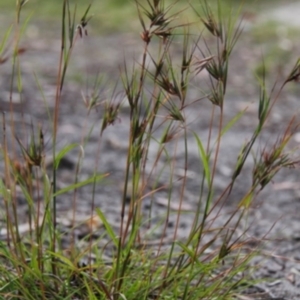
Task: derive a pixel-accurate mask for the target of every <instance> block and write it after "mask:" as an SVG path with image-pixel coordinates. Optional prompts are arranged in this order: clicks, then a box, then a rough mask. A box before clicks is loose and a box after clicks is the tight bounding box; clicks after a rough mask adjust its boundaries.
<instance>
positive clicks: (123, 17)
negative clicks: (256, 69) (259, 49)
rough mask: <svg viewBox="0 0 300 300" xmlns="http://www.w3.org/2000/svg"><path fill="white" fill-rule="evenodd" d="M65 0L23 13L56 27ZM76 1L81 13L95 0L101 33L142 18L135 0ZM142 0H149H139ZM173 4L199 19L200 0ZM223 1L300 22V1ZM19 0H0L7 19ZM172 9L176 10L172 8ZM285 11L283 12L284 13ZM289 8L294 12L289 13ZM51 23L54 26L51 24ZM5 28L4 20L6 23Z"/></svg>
mask: <svg viewBox="0 0 300 300" xmlns="http://www.w3.org/2000/svg"><path fill="white" fill-rule="evenodd" d="M62 2H63V1H62V0H51V1H48V0H29V1H28V2H27V3H26V5H25V7H24V9H23V14H22V15H23V16H24V18H25V16H26V18H27V17H28V15H30V14H31V15H32V19H33V21H34V23H38V22H43V24H44V25H46V24H47V29H50V28H51V26H53V27H56V26H55V25H57V24H56V23H57V22H59V20H60V15H61V7H62ZM70 2H71V3H73V4H74V5H75V4H76V5H77V12H78V16H81V15H82V14H83V13H84V11H85V9H86V7H87V6H88V5H89V4H92V9H91V13H92V14H93V19H92V20H91V26H92V27H93V28H94V29H96V30H97V32H99V33H102V34H103V33H110V32H111V31H114V32H116V31H119V32H120V31H121V32H122V31H123V32H124V31H128V30H130V31H132V30H135V29H138V28H139V24H138V20H137V18H136V17H135V16H136V4H135V1H132V0H94V1H87V0H74V1H70ZM139 2H140V3H143V2H144V3H146V0H144V1H139ZM166 2H167V3H169V4H174V3H176V5H175V7H176V10H174V12H175V11H180V10H184V14H182V18H184V19H185V20H184V21H188V22H193V21H196V20H197V18H196V15H195V13H194V11H193V9H191V5H192V6H193V7H195V8H197V7H199V6H200V2H201V1H199V0H191V1H186V0H177V1H174V0H173V1H172V0H168V1H166ZM208 2H209V4H210V5H211V6H212V7H214V6H216V3H217V0H210V1H208ZM188 3H190V4H191V5H189V4H188ZM221 3H222V5H223V6H224V7H227V8H228V9H231V8H233V9H239V7H240V5H242V6H243V11H244V12H246V14H247V17H248V18H249V19H254V18H255V17H256V16H257V15H258V14H259V15H260V14H261V13H262V12H263V13H266V14H269V15H270V17H272V16H273V17H274V18H275V19H279V20H280V21H284V20H286V21H287V22H298V23H299V22H300V21H297V20H300V19H299V18H298V15H299V9H300V5H299V1H292V0H244V1H243V0H242V1H241V0H222V1H221ZM15 4H16V1H13V0H1V1H0V14H1V18H2V19H3V20H5V19H6V20H7V19H8V18H9V19H10V20H11V17H12V15H13V14H14V13H15ZM171 11H172V10H171ZM281 12H282V13H281ZM287 12H290V13H291V14H293V13H294V14H293V15H292V16H291V15H289V14H288V13H287ZM49 25H50V27H49ZM2 28H3V24H2Z"/></svg>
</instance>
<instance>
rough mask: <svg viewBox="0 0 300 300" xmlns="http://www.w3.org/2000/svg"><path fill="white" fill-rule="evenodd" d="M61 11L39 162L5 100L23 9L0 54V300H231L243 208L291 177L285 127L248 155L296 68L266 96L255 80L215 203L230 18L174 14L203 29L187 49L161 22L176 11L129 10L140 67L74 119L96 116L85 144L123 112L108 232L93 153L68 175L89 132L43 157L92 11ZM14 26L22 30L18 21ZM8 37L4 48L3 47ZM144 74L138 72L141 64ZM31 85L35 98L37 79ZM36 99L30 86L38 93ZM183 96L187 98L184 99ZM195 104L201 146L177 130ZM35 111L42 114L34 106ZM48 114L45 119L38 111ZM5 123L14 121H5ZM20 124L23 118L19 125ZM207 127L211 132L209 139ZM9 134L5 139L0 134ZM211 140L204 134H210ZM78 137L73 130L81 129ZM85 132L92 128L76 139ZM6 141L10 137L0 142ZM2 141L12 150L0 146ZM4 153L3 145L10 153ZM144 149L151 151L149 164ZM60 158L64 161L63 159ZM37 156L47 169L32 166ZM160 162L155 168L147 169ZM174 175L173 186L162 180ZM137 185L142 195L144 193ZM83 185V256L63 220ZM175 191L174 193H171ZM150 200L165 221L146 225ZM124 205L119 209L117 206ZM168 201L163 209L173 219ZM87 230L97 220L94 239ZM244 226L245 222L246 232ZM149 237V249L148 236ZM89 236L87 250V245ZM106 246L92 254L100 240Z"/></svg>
mask: <svg viewBox="0 0 300 300" xmlns="http://www.w3.org/2000/svg"><path fill="white" fill-rule="evenodd" d="M70 2H71V1H69V0H64V1H62V4H61V6H62V19H61V47H60V49H61V52H60V59H59V63H58V71H57V78H56V79H57V81H56V82H57V84H56V92H55V99H54V100H55V106H54V110H53V112H52V111H50V110H49V121H50V124H51V126H52V127H51V140H50V141H47V143H48V147H49V144H50V147H51V152H50V153H49V151H48V152H47V151H46V146H45V138H44V131H43V126H41V125H38V124H35V123H34V122H32V124H31V126H30V130H29V131H28V132H26V134H24V137H22V138H21V137H19V135H18V134H17V132H16V128H15V124H16V122H17V120H16V119H15V115H14V105H13V91H14V87H15V86H16V87H17V90H18V93H19V96H20V99H22V92H23V85H22V75H21V74H22V72H21V69H20V68H21V64H20V61H21V60H22V55H21V54H22V52H23V49H22V48H20V46H19V45H20V44H19V42H20V39H21V38H22V32H23V31H22V28H24V27H23V26H24V25H23V24H21V21H20V14H21V12H22V9H23V6H24V5H25V1H20V0H19V1H17V5H16V20H15V24H14V26H13V28H9V29H8V30H7V32H6V34H5V36H4V38H3V40H2V43H1V44H0V63H1V64H5V63H7V61H8V60H10V61H11V62H12V64H11V86H10V96H9V97H10V109H9V111H8V112H7V113H5V112H4V111H3V112H2V129H3V135H2V141H1V156H2V160H3V178H2V179H1V180H0V195H1V202H2V203H1V205H2V206H3V209H4V214H3V223H2V228H1V231H0V233H1V242H0V243H1V247H0V259H1V264H0V297H1V298H2V299H111V300H112V299H113V300H117V299H136V300H140V299H189V300H192V299H234V297H238V295H239V294H241V293H242V292H243V291H244V290H245V289H246V288H247V286H249V285H251V277H250V275H251V272H250V271H249V262H250V260H251V258H252V257H253V256H254V255H255V254H256V251H258V250H259V249H256V248H250V246H249V245H248V241H249V239H250V238H249V237H247V234H246V233H247V226H248V225H247V226H245V222H244V221H245V220H246V219H247V214H248V209H249V207H250V206H251V203H252V201H253V200H254V199H256V197H257V196H258V195H259V193H260V192H261V191H262V190H263V189H264V188H265V186H266V185H268V184H269V183H270V181H271V180H272V179H273V177H274V176H275V174H276V173H277V172H278V171H279V170H280V169H282V168H285V167H293V166H294V165H295V164H296V163H297V161H295V160H293V159H292V158H291V157H290V155H289V153H288V152H286V151H285V148H286V146H287V144H288V142H289V140H290V138H291V137H292V135H293V133H294V132H295V130H296V129H297V127H298V126H297V124H295V121H294V118H293V117H291V120H290V122H289V123H288V124H287V128H286V130H285V132H284V134H283V135H282V136H278V138H277V139H276V142H275V143H274V144H273V145H271V146H269V145H266V146H265V147H263V149H262V150H261V151H260V152H259V151H257V152H255V151H256V150H255V149H256V148H255V145H256V144H257V141H258V140H259V138H260V135H261V134H262V132H263V131H264V128H265V125H266V123H267V121H268V119H269V118H270V116H271V115H272V109H273V107H274V105H276V102H277V101H278V99H279V97H280V94H281V92H282V90H283V89H284V88H285V86H286V85H287V84H289V83H290V82H291V81H295V80H298V79H299V76H300V74H299V60H298V61H297V63H296V64H295V66H294V68H293V69H292V71H291V72H290V74H289V75H288V76H287V78H286V79H285V80H284V82H283V84H282V86H281V87H279V88H278V89H275V88H274V89H273V90H272V91H271V93H270V94H269V93H268V91H267V87H266V84H265V74H264V72H262V74H261V76H262V78H261V79H260V81H259V84H260V94H259V95H258V112H257V120H256V128H255V129H254V132H253V134H252V137H251V138H250V140H249V141H247V142H246V143H245V144H241V150H240V153H239V155H238V157H237V158H236V166H235V167H234V169H233V170H232V176H231V178H229V180H228V184H227V186H226V187H225V188H224V190H223V191H222V192H221V193H220V194H217V193H215V178H216V176H217V175H216V172H217V169H218V166H219V164H220V147H221V144H222V141H223V139H225V138H226V137H225V134H226V133H227V132H229V131H230V130H232V127H233V126H234V124H235V123H236V122H237V121H238V120H239V119H241V118H243V113H240V114H239V115H237V116H236V117H235V118H233V119H232V120H231V121H230V122H228V123H226V124H225V122H224V114H225V112H224V107H225V106H226V105H227V103H226V91H227V84H228V76H229V74H228V73H229V65H230V58H231V55H232V51H233V48H234V46H235V44H236V43H237V42H238V39H239V37H240V35H241V34H242V27H241V23H240V21H239V11H238V12H237V13H234V12H232V13H231V14H228V13H227V10H226V16H225V15H224V12H223V10H222V6H221V4H220V2H221V1H219V3H218V9H217V10H216V11H214V10H212V9H211V7H210V6H209V4H208V1H206V0H203V1H201V0H199V3H197V5H192V6H191V7H188V9H191V10H192V11H193V12H194V13H195V15H196V16H197V17H198V19H199V21H200V22H202V24H203V26H204V27H205V30H206V34H205V38H203V37H202V34H201V33H200V34H199V36H197V37H195V36H194V35H192V34H191V33H190V31H189V24H181V23H180V24H179V23H174V22H173V21H174V20H176V19H177V18H178V16H180V14H181V13H182V11H181V10H180V9H179V10H178V11H177V12H176V8H177V6H176V5H177V3H175V4H174V5H171V6H170V5H168V4H167V3H165V1H164V0H147V1H138V0H136V1H135V6H136V16H137V19H138V20H139V23H140V28H141V35H140V38H141V43H142V44H143V52H142V53H141V55H142V60H141V63H134V64H133V65H129V64H128V62H127V61H126V59H124V64H123V66H122V68H121V69H122V73H121V75H120V77H121V78H120V82H121V83H122V90H123V94H124V100H122V101H121V102H118V101H117V100H116V97H115V96H116V94H117V89H118V88H119V86H118V85H116V87H115V90H114V91H113V93H112V97H111V98H108V99H106V100H103V101H102V100H100V99H101V97H100V92H101V82H100V83H99V84H98V79H96V80H95V82H96V83H95V86H94V89H95V90H94V93H93V95H92V97H91V98H90V99H86V98H85V99H84V102H85V105H86V109H87V118H88V116H89V114H90V113H91V112H92V111H93V110H95V109H99V110H101V116H102V117H101V121H99V123H101V124H98V125H99V126H98V128H100V132H99V141H98V143H99V145H100V143H101V140H102V139H103V136H104V135H105V134H106V131H107V128H108V127H109V126H113V125H114V124H115V123H117V122H118V120H119V118H120V110H121V109H122V106H123V105H124V102H126V103H127V104H128V105H129V112H128V114H127V118H128V124H129V127H128V128H127V130H128V143H127V145H128V148H127V158H126V167H125V170H124V179H123V189H122V190H123V194H122V196H121V204H120V221H119V224H118V229H117V230H116V228H115V227H114V224H111V221H110V219H109V218H108V217H107V215H106V212H105V209H101V208H99V207H97V205H96V202H95V198H96V197H97V195H96V187H97V184H98V183H99V182H103V180H104V179H105V178H109V174H106V173H101V172H99V171H98V170H99V169H101V166H99V165H98V164H99V156H100V155H101V153H100V152H97V153H96V156H95V169H94V170H90V175H89V177H88V178H85V179H81V177H80V170H81V168H80V167H81V164H82V162H83V160H84V151H85V147H86V145H87V144H88V143H89V142H90V140H89V133H88V134H86V135H85V136H84V138H83V139H82V143H80V144H67V145H66V146H64V147H63V148H62V149H58V147H57V133H58V131H59V126H60V122H59V120H60V113H61V110H60V108H61V101H62V97H63V96H62V92H63V90H64V87H65V84H66V80H67V77H66V74H67V73H68V67H69V65H70V63H71V59H70V58H71V57H72V52H73V50H74V47H76V43H77V41H78V40H79V39H81V38H83V36H84V35H85V34H86V30H87V26H88V24H89V20H90V16H91V13H92V10H93V8H92V7H91V6H88V7H86V9H85V11H84V13H83V15H82V16H80V17H79V18H78V16H77V10H76V7H74V6H72V5H71V3H70ZM25 26H26V23H25ZM10 37H13V49H12V51H11V52H9V50H8V48H7V45H8V40H9V38H10ZM174 44H175V45H176V47H177V48H178V44H180V47H181V57H180V58H178V55H177V56H175V55H174V52H173V50H172V49H174V48H173V46H174ZM149 62H150V63H151V64H150V65H149ZM204 72H206V73H207V75H206V76H207V78H208V83H209V89H208V88H207V82H206V83H205V84H204V86H203V88H202V87H201V88H199V90H198V94H197V97H196V98H192V94H191V93H190V88H191V86H192V84H193V80H194V78H195V77H197V76H198V75H199V74H200V73H204ZM37 86H39V83H38V79H37ZM41 93H42V88H41ZM191 98H192V99H191ZM203 102H208V103H209V105H210V107H211V117H210V120H211V121H210V126H209V127H208V128H207V132H206V135H205V136H201V135H199V133H198V132H197V131H196V130H194V129H192V128H191V126H190V125H191V124H190V120H189V119H188V113H187V111H188V110H189V109H191V108H193V107H194V105H199V103H200V105H201V104H202V103H203ZM45 105H46V104H45ZM46 109H48V108H47V107H45V110H46ZM18 122H19V120H18ZM21 122H24V123H25V121H24V119H23V118H22V117H21ZM214 124H217V126H216V127H214ZM8 125H9V127H10V128H11V131H8V130H7V127H8ZM214 128H217V130H216V131H215V130H214ZM84 129H85V128H84ZM88 130H90V131H88V132H91V131H92V130H94V128H90V129H88ZM10 135H11V136H10ZM191 136H192V137H193V139H194V141H195V144H196V146H197V149H198V152H199V165H200V169H199V174H198V176H199V177H198V186H199V188H198V190H195V191H193V193H195V194H196V195H197V197H198V201H197V204H196V206H195V208H194V209H193V211H189V212H187V211H186V209H184V206H185V201H186V197H187V196H186V195H187V182H188V180H189V179H188V171H189V167H188V160H189V149H190V147H192V146H191V145H189V142H188V141H190V139H191ZM11 137H12V138H11ZM10 141H11V142H10ZM180 143H181V145H182V147H183V149H184V155H183V161H181V162H178V161H177V160H176V155H177V151H178V149H177V147H178V145H179V144H180ZM153 146H154V149H156V150H155V153H154V154H153ZM76 149H77V150H78V163H77V166H76V168H75V179H74V183H73V184H71V185H69V186H67V187H59V185H58V179H57V178H58V175H59V167H60V165H61V164H62V162H63V160H64V158H65V157H66V156H67V155H68V154H69V153H71V152H72V151H74V150H76ZM72 153H73V152H72ZM251 153H253V156H254V160H253V161H254V163H253V173H252V177H253V178H252V179H253V180H252V183H251V185H250V187H249V189H248V190H247V191H246V192H245V194H244V195H243V196H242V197H241V198H240V199H239V204H238V205H236V208H235V209H234V210H233V211H232V213H231V214H230V215H229V216H228V217H226V219H224V222H223V224H222V226H219V225H215V220H216V218H217V217H218V216H219V215H220V214H222V210H223V209H224V206H225V204H226V202H227V201H230V198H231V196H232V193H233V191H234V189H235V187H236V184H237V179H238V178H239V176H241V174H242V171H243V168H244V165H245V162H246V160H247V159H249V158H251ZM48 157H50V159H51V161H52V164H51V171H49V166H48V165H47V163H46V161H47V158H48ZM160 162H164V163H163V164H161V163H160ZM178 167H182V168H183V174H182V176H181V179H180V181H179V183H180V184H179V188H175V183H176V184H177V183H178V180H177V179H176V176H175V172H176V169H177V168H178ZM166 172H167V174H169V178H168V183H167V184H165V185H164V186H160V185H159V181H160V177H162V176H163V175H164V174H165V173H166ZM149 185H151V190H150V192H147V191H146V186H149ZM83 186H88V187H89V188H90V190H91V191H92V195H93V196H92V199H91V201H90V203H89V204H90V207H91V209H90V211H91V214H90V216H87V219H86V220H84V221H82V223H85V224H86V225H88V228H89V232H88V234H86V237H85V238H84V240H85V242H86V243H85V244H83V245H79V244H78V243H77V241H76V234H77V233H76V229H77V226H78V222H77V221H76V214H75V212H76V209H77V205H78V202H79V195H80V191H79V189H80V188H81V187H83ZM176 187H178V185H176ZM161 189H164V190H165V191H167V205H166V209H161V211H162V212H161V214H160V215H159V217H158V216H157V215H156V213H155V212H154V208H153V207H154V204H153V202H154V198H155V196H156V194H157V193H158V192H159V191H160V190H161ZM20 193H21V195H22V197H23V198H24V199H25V202H26V206H27V211H28V217H27V222H26V224H28V227H26V230H24V228H23V225H24V224H23V223H22V222H21V220H20V218H21V217H20V213H19V205H20V203H19V202H18V197H19V196H18V195H19V194H20ZM67 193H71V194H72V195H73V197H72V199H73V202H72V207H71V210H72V212H73V215H72V221H71V225H70V226H69V229H68V230H67V231H64V232H61V230H59V224H60V221H61V219H60V218H59V208H58V206H57V201H58V198H63V197H64V196H65V194H67ZM128 195H130V199H128ZM146 197H148V198H150V199H151V204H150V209H149V213H147V214H145V212H144V211H143V206H142V204H143V201H144V199H145V198H146ZM174 202H176V203H177V209H175V210H174V208H173V205H174ZM174 216H175V218H173V220H174V227H173V230H172V235H171V239H169V238H166V236H167V232H169V231H170V230H169V229H168V224H169V221H170V219H171V218H172V217H174ZM182 218H193V222H192V226H191V228H190V229H189V234H188V235H187V236H186V237H185V238H182V237H181V236H180V235H179V233H178V232H179V228H180V220H181V219H182ZM97 222H101V224H102V226H103V227H102V231H99V229H98V228H96V227H97V224H98V223H97ZM246 223H247V222H246ZM157 228H160V231H159V232H160V236H159V238H157V237H156V238H154V235H155V232H156V229H157ZM95 231H99V232H100V234H99V235H98V237H97V239H93V238H91V237H92V236H93V234H94V233H95ZM64 236H70V237H71V239H70V241H69V244H68V247H67V248H65V247H63V246H62V239H63V238H64ZM103 240H108V242H107V243H105V244H104V245H103V244H102V246H99V245H100V244H101V241H103Z"/></svg>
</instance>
